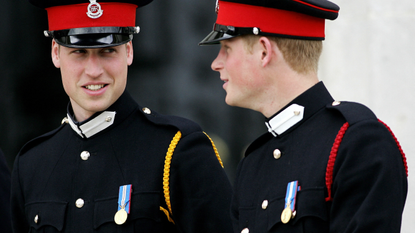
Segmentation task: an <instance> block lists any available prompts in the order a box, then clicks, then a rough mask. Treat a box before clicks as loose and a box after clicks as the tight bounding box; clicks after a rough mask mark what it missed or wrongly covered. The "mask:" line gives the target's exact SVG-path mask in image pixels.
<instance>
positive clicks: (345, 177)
mask: <svg viewBox="0 0 415 233" xmlns="http://www.w3.org/2000/svg"><path fill="white" fill-rule="evenodd" d="M333 175H334V178H333V179H334V180H333V186H332V190H333V202H332V206H331V210H330V232H336V233H337V232H344V233H346V232H353V233H359V232H362V233H363V232H365V233H366V232H377V233H382V232H384V233H390V232H400V226H401V220H402V219H401V218H402V212H403V208H404V205H405V200H406V194H407V176H406V171H405V167H404V162H403V158H402V154H401V153H400V151H399V148H398V145H397V143H396V142H395V140H394V139H393V137H392V135H391V133H390V132H389V131H388V129H386V128H385V127H384V125H382V124H381V123H379V122H378V121H376V120H368V121H364V122H359V123H356V124H354V125H351V126H350V127H349V129H348V130H347V131H346V133H345V135H344V138H343V141H342V142H341V144H340V147H339V151H338V155H337V158H336V161H335V165H334V173H333Z"/></svg>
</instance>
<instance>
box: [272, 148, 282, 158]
mask: <svg viewBox="0 0 415 233" xmlns="http://www.w3.org/2000/svg"><path fill="white" fill-rule="evenodd" d="M273 154H274V158H275V159H279V158H281V151H280V150H278V149H275V150H274V152H273Z"/></svg>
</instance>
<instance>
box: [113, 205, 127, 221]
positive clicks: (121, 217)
mask: <svg viewBox="0 0 415 233" xmlns="http://www.w3.org/2000/svg"><path fill="white" fill-rule="evenodd" d="M127 217H128V213H127V211H125V209H120V210H118V211H117V213H115V215H114V221H115V223H116V224H118V225H122V224H124V223H125V221H127Z"/></svg>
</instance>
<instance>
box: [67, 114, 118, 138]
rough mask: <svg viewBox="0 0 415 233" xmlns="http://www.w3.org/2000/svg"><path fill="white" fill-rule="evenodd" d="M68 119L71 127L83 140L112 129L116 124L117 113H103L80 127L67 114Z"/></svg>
mask: <svg viewBox="0 0 415 233" xmlns="http://www.w3.org/2000/svg"><path fill="white" fill-rule="evenodd" d="M67 117H68V123H69V125H70V126H71V128H72V129H73V130H74V131H75V132H76V133H77V134H79V136H81V137H82V138H89V137H92V136H93V135H95V134H97V133H99V132H101V131H102V130H104V129H106V128H108V127H110V126H111V125H112V124H113V123H114V120H115V112H110V111H105V112H102V113H101V114H99V115H98V116H96V117H95V118H94V119H92V120H90V121H88V122H86V123H84V124H82V125H79V126H78V125H77V124H75V123H74V122H73V120H72V118H71V117H70V116H69V114H67Z"/></svg>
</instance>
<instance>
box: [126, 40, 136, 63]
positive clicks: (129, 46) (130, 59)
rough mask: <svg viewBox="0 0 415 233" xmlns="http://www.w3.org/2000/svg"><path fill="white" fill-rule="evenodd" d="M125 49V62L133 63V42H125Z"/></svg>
mask: <svg viewBox="0 0 415 233" xmlns="http://www.w3.org/2000/svg"><path fill="white" fill-rule="evenodd" d="M126 49H127V64H128V65H131V64H133V58H134V50H133V42H131V41H130V42H128V43H127V44H126Z"/></svg>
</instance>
